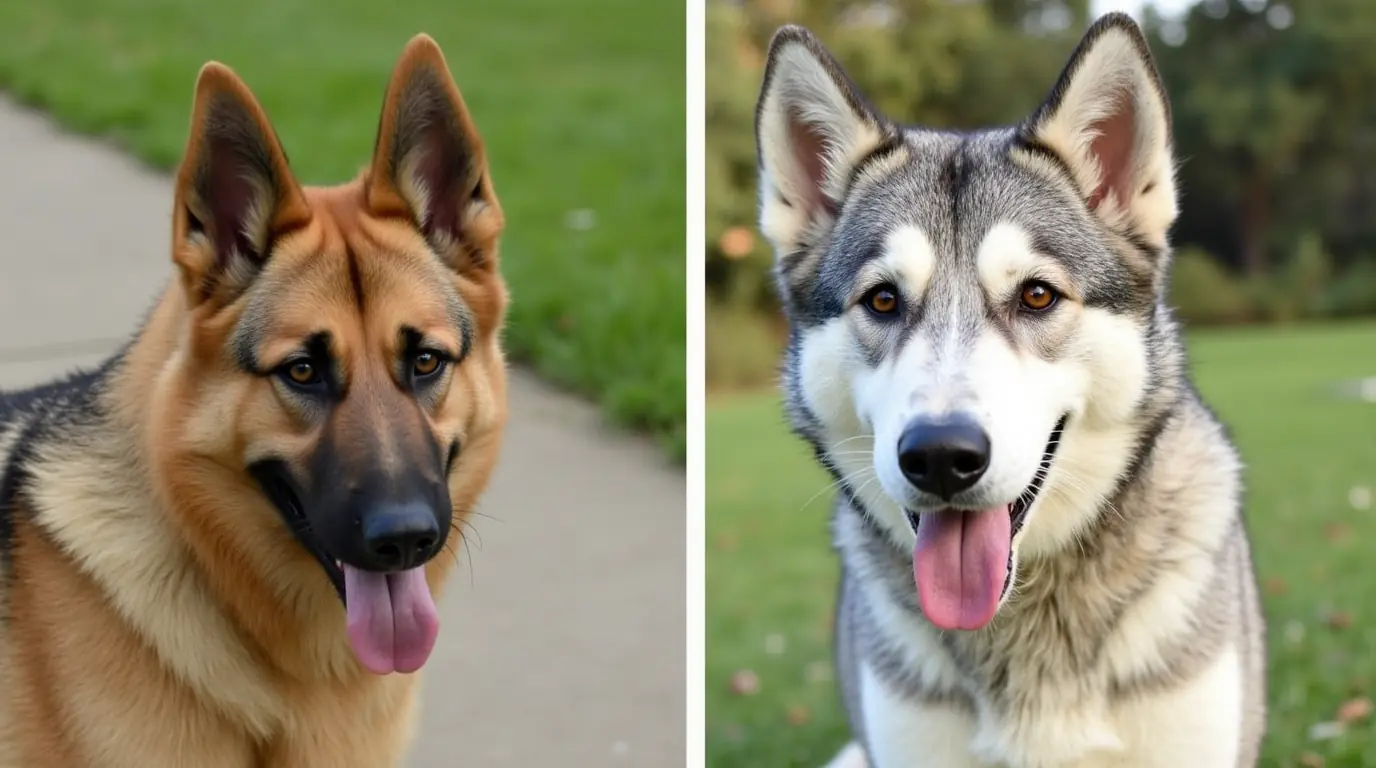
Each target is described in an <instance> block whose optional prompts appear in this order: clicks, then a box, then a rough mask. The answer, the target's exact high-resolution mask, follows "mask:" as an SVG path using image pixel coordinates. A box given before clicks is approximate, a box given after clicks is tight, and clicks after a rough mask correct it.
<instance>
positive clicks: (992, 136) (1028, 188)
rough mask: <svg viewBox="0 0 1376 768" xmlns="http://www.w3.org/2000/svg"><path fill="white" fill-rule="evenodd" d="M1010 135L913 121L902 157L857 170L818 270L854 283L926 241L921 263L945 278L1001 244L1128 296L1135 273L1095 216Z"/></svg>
mask: <svg viewBox="0 0 1376 768" xmlns="http://www.w3.org/2000/svg"><path fill="white" fill-rule="evenodd" d="M1012 140H1013V132H1012V130H1011V129H998V130H990V131H983V132H977V133H945V132H935V131H926V130H920V129H910V130H908V131H907V132H906V134H905V143H906V145H907V147H906V151H907V155H908V156H907V158H906V159H905V161H904V162H902V163H896V164H893V165H891V166H888V167H886V168H885V169H884V172H883V173H882V174H874V175H866V174H864V173H858V174H857V183H856V184H855V186H854V187H853V188H852V190H851V193H850V196H849V197H848V199H847V200H846V201H845V205H844V206H843V210H842V215H841V218H840V220H839V221H838V222H837V225H836V227H835V230H834V231H833V233H832V238H831V242H830V246H829V248H828V259H827V262H826V264H824V265H823V267H822V270H821V272H822V274H821V275H820V277H821V279H822V284H823V285H825V286H827V288H826V290H829V291H834V290H845V291H849V290H852V289H853V287H854V285H853V283H854V280H855V279H856V278H857V276H859V275H863V274H865V271H866V267H867V266H869V265H870V263H871V262H872V261H874V260H876V259H894V258H902V257H903V254H902V253H897V252H895V249H908V250H909V251H914V249H913V242H914V240H920V242H921V244H922V247H921V248H919V249H916V251H915V252H916V253H918V254H919V255H918V256H917V258H925V259H930V260H931V262H932V263H931V264H930V265H929V266H926V267H924V268H923V269H920V270H917V271H919V272H923V271H925V272H927V273H929V274H931V275H932V277H933V278H934V279H938V280H942V281H943V282H944V281H946V280H948V279H949V278H950V276H951V275H969V276H971V277H973V276H974V275H978V274H981V272H984V273H985V274H986V275H987V274H988V272H987V270H981V265H980V263H979V262H980V260H981V256H982V255H984V256H985V257H986V258H987V256H988V255H989V253H990V251H991V249H994V250H996V251H997V249H1004V252H1003V253H1002V254H1001V255H1003V256H1005V257H1007V260H1008V261H1010V263H1011V262H1016V261H1018V258H1017V257H1020V256H1025V255H1027V254H1037V255H1039V256H1041V257H1045V258H1048V259H1051V260H1054V261H1055V262H1057V263H1058V264H1059V266H1060V268H1061V271H1062V272H1063V273H1064V274H1071V275H1075V276H1076V278H1077V280H1081V281H1084V283H1085V284H1084V285H1083V286H1082V287H1083V289H1084V291H1085V292H1086V294H1087V295H1088V296H1089V297H1090V298H1091V299H1092V300H1093V301H1094V302H1095V303H1108V304H1112V305H1114V306H1124V305H1126V304H1127V302H1126V300H1125V298H1124V297H1123V296H1122V295H1121V294H1122V292H1123V291H1124V290H1125V289H1126V286H1128V285H1129V284H1130V283H1131V281H1130V280H1129V279H1128V277H1127V275H1126V274H1125V270H1124V265H1123V263H1122V260H1121V258H1120V257H1119V256H1118V255H1116V254H1115V253H1114V252H1113V250H1112V249H1111V248H1108V247H1106V245H1105V241H1104V239H1103V236H1102V233H1101V232H1100V231H1099V229H1098V227H1097V225H1096V224H1095V223H1094V221H1093V219H1092V216H1091V215H1090V214H1089V212H1088V211H1087V209H1085V208H1084V206H1083V205H1081V204H1079V203H1078V201H1077V200H1076V199H1075V198H1074V196H1073V195H1074V192H1073V190H1072V188H1071V187H1070V186H1069V185H1068V184H1066V183H1065V180H1063V179H1059V178H1057V177H1055V176H1054V174H1048V173H1047V172H1046V171H1045V170H1044V169H1041V170H1039V169H1035V168H1032V167H1029V166H1028V165H1026V164H1024V163H1023V162H1020V160H1019V158H1018V156H1017V155H1016V153H1015V152H1014V150H1013V144H1012ZM914 232H915V233H920V238H914V237H913V235H912V233H914ZM1007 249H1017V250H1018V251H1020V253H1009V252H1007ZM843 286H844V288H843Z"/></svg>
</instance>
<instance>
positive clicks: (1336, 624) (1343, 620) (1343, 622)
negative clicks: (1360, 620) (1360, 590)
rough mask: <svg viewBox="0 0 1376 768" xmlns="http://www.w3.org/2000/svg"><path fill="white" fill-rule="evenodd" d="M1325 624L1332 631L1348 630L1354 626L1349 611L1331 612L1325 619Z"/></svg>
mask: <svg viewBox="0 0 1376 768" xmlns="http://www.w3.org/2000/svg"><path fill="white" fill-rule="evenodd" d="M1323 623H1325V624H1327V625H1328V626H1329V628H1331V629H1347V628H1348V627H1350V626H1352V614H1350V613H1348V612H1347V611H1329V612H1328V613H1327V614H1326V615H1325V616H1324V617H1323Z"/></svg>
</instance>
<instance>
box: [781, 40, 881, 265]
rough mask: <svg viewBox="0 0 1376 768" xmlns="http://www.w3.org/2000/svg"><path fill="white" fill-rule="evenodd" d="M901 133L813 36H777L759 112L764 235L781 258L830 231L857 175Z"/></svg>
mask: <svg viewBox="0 0 1376 768" xmlns="http://www.w3.org/2000/svg"><path fill="white" fill-rule="evenodd" d="M897 138H898V132H897V130H896V129H895V128H894V127H893V125H892V124H891V123H889V122H888V121H887V120H886V119H885V118H883V117H882V116H881V115H880V114H879V113H878V112H877V111H876V110H874V109H873V108H871V107H870V106H869V105H868V104H866V103H865V101H864V99H863V98H862V97H861V96H860V93H859V90H858V89H857V88H856V87H855V85H854V83H852V82H851V81H850V78H848V77H847V76H846V74H845V72H844V71H843V70H842V69H841V67H840V65H839V64H837V63H836V60H835V59H834V58H832V56H831V54H830V53H828V52H827V50H826V49H825V48H824V47H823V46H822V44H821V42H820V41H818V40H817V38H816V37H814V36H813V35H812V33H811V32H809V31H807V30H806V29H803V28H802V27H797V26H787V27H783V28H782V29H780V30H779V31H778V32H776V33H775V34H774V40H773V41H772V42H771V43H770V45H769V58H768V63H767V64H766V65H765V73H764V84H763V86H762V87H761V89H760V100H759V103H758V105H757V106H756V111H755V144H756V148H757V151H758V160H759V166H760V231H761V232H763V233H764V235H765V237H767V238H768V239H769V240H770V241H771V243H773V245H774V247H775V248H776V249H777V250H778V251H779V253H780V254H788V253H792V252H795V251H797V250H798V249H799V248H800V247H802V246H803V245H804V244H806V243H809V242H811V241H812V239H813V237H815V236H817V235H819V234H821V233H822V232H824V231H825V229H826V228H827V227H829V226H830V225H831V224H832V223H833V220H834V217H835V215H836V210H837V207H838V205H839V203H840V200H841V197H842V196H843V195H844V194H845V191H846V186H847V184H848V183H849V182H850V177H851V171H852V170H853V169H854V168H855V166H856V164H857V163H859V162H860V161H861V160H862V159H864V158H865V157H866V156H867V155H869V154H870V153H872V152H874V151H875V150H877V149H879V148H880V147H882V146H885V145H887V144H889V143H891V142H893V141H895V140H896V139H897Z"/></svg>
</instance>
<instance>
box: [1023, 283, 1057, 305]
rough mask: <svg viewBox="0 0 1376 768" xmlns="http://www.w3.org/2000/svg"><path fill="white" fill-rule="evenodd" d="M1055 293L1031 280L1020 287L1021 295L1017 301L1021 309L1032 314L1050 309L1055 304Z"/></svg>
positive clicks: (1045, 285) (1049, 287)
mask: <svg viewBox="0 0 1376 768" xmlns="http://www.w3.org/2000/svg"><path fill="white" fill-rule="evenodd" d="M1056 298H1057V296H1056V291H1054V290H1052V288H1051V286H1049V285H1047V284H1046V283H1043V282H1039V281H1036V280H1033V281H1032V282H1030V283H1027V284H1026V285H1024V286H1023V287H1022V295H1021V296H1020V297H1019V300H1020V301H1021V302H1022V305H1023V307H1025V308H1026V309H1030V310H1032V311H1033V312H1041V311H1043V310H1046V309H1050V308H1051V305H1052V304H1055V303H1056Z"/></svg>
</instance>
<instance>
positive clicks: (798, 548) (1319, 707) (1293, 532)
mask: <svg viewBox="0 0 1376 768" xmlns="http://www.w3.org/2000/svg"><path fill="white" fill-rule="evenodd" d="M1191 354H1192V362H1193V369H1194V372H1195V375H1196V380H1197V382H1198V384H1199V386H1200V388H1201V390H1202V391H1203V393H1204V395H1205V397H1206V398H1207V399H1208V400H1209V402H1210V403H1211V404H1212V405H1213V406H1214V407H1215V409H1216V410H1217V411H1218V413H1219V414H1220V415H1221V416H1222V418H1223V419H1224V420H1225V421H1226V422H1227V423H1228V425H1229V427H1230V428H1231V429H1232V431H1233V434H1234V436H1235V437H1236V439H1237V441H1238V442H1239V444H1240V446H1241V449H1242V452H1243V456H1244V459H1245V460H1246V462H1247V464H1248V467H1249V469H1248V473H1247V480H1248V490H1247V499H1248V503H1247V514H1248V516H1249V522H1250V527H1251V530H1252V536H1253V539H1254V544H1255V547H1256V558H1257V563H1258V568H1259V569H1260V577H1261V580H1262V583H1263V588H1264V591H1265V593H1266V598H1265V600H1266V613H1267V617H1268V624H1269V627H1270V630H1269V631H1270V638H1271V653H1270V655H1271V663H1270V677H1269V685H1270V694H1271V696H1270V698H1271V707H1272V709H1271V721H1270V737H1269V741H1268V745H1267V750H1266V759H1265V760H1264V762H1263V764H1264V765H1267V766H1290V765H1296V764H1297V762H1296V761H1297V759H1298V757H1299V755H1300V754H1301V753H1303V752H1305V751H1311V752H1313V753H1315V754H1317V755H1320V756H1323V757H1326V758H1327V766H1329V768H1332V767H1333V766H1360V765H1365V766H1373V765H1376V735H1373V731H1372V727H1371V726H1370V725H1367V724H1359V725H1357V726H1355V727H1354V728H1352V729H1350V730H1349V731H1348V733H1347V734H1346V735H1345V736H1343V737H1341V738H1338V739H1336V740H1332V741H1325V742H1311V741H1309V737H1308V730H1309V728H1310V726H1311V725H1313V724H1314V723H1317V722H1321V721H1328V720H1332V719H1333V717H1334V714H1335V711H1336V710H1337V708H1338V707H1339V706H1340V705H1341V704H1342V703H1343V702H1344V701H1345V700H1347V699H1349V698H1352V697H1357V696H1376V690H1373V689H1374V688H1376V652H1373V649H1376V597H1374V595H1376V568H1373V564H1372V561H1373V558H1372V555H1373V552H1376V549H1373V546H1376V545H1373V542H1376V502H1373V501H1372V500H1371V498H1370V495H1371V494H1370V492H1368V497H1367V499H1366V505H1367V507H1366V508H1365V509H1356V508H1354V506H1353V504H1352V502H1351V501H1350V500H1349V494H1350V493H1351V491H1352V489H1353V488H1356V487H1365V488H1367V489H1376V403H1371V402H1359V401H1356V400H1352V399H1346V398H1342V397H1339V396H1337V395H1335V391H1336V389H1337V387H1338V386H1339V384H1340V383H1341V382H1344V381H1349V380H1353V379H1357V378H1360V377H1368V376H1376V325H1371V324H1367V325H1348V326H1334V327H1324V328H1320V327H1310V328H1297V329H1289V330H1278V329H1274V328H1263V329H1255V330H1245V331H1232V332H1209V333H1200V334H1197V335H1196V336H1194V337H1193V338H1192V341H1191ZM827 483H828V479H827V478H826V477H824V475H823V474H822V472H821V471H820V470H818V469H817V468H816V467H815V466H814V463H813V460H812V458H811V455H810V452H809V451H808V450H807V449H806V448H805V447H804V446H803V444H802V442H801V441H799V440H797V439H795V438H793V437H791V436H790V435H789V434H788V433H787V430H786V427H785V422H784V419H783V416H782V414H781V410H780V407H779V401H778V397H777V395H775V394H774V393H772V392H770V393H760V394H753V395H729V396H723V397H721V398H719V399H714V400H713V401H712V402H710V403H709V408H708V411H707V536H708V540H707V552H708V556H707V601H708V602H707V604H708V610H707V648H708V652H707V654H708V655H707V706H708V713H707V738H708V759H709V764H711V765H713V766H719V767H721V768H728V767H735V766H741V767H742V768H743V767H744V766H757V765H769V766H807V767H808V768H816V766H820V765H823V764H824V763H825V762H826V760H827V759H829V758H830V757H831V756H832V754H833V753H834V751H835V750H836V749H837V748H838V747H839V746H840V745H841V744H842V743H843V741H844V740H845V738H846V728H845V725H844V717H843V715H842V713H841V710H840V707H839V704H838V701H837V696H836V693H835V688H834V681H833V680H832V679H831V643H830V623H831V617H830V611H831V606H832V602H833V597H834V595H833V593H834V590H835V578H836V562H835V558H834V556H833V554H832V552H831V549H830V543H829V540H828V537H827V532H826V522H827V516H828V513H829V503H830V500H831V494H830V493H829V492H828V493H824V494H821V495H820V496H814V495H815V494H817V493H818V491H820V490H822V489H823V488H824V487H826V485H827ZM1359 495H1360V492H1359ZM809 500H811V503H808V502H809ZM1357 502H1358V505H1359V506H1360V505H1361V502H1362V500H1361V499H1357ZM1349 622H1350V624H1349ZM742 671H749V672H752V673H754V675H755V676H756V677H757V679H758V691H757V692H756V693H754V694H743V693H741V691H743V690H749V689H750V688H751V684H750V682H751V681H750V680H749V679H748V676H740V677H736V676H737V675H738V673H740V672H742ZM733 677H736V679H735V681H734V682H733Z"/></svg>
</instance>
